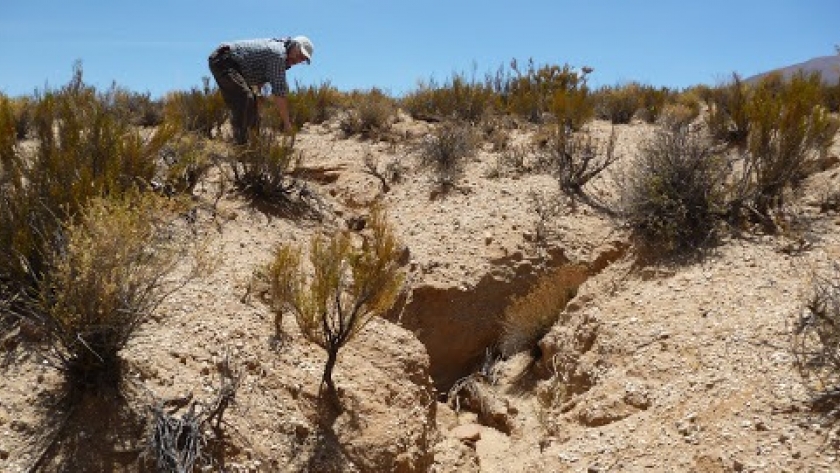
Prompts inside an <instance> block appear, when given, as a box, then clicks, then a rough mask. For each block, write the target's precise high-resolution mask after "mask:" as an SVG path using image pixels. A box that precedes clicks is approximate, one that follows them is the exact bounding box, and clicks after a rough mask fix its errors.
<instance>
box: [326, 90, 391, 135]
mask: <svg viewBox="0 0 840 473" xmlns="http://www.w3.org/2000/svg"><path fill="white" fill-rule="evenodd" d="M348 100H349V109H348V110H347V114H346V115H345V116H344V118H343V119H342V120H341V124H340V125H341V129H342V130H343V131H344V132H345V133H346V134H347V135H348V136H352V135H362V137H364V138H373V137H377V136H379V135H381V134H382V133H384V132H386V131H388V130H389V129H390V128H391V124H392V122H393V119H394V117H395V116H396V113H397V108H396V103H395V101H394V99H392V98H391V97H389V96H387V95H385V93H384V92H382V91H381V90H379V89H376V88H373V89H371V90H370V91H367V92H360V91H357V92H355V93H353V94H351V95H350V96H349V99H348Z"/></svg>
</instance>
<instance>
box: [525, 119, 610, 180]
mask: <svg viewBox="0 0 840 473" xmlns="http://www.w3.org/2000/svg"><path fill="white" fill-rule="evenodd" d="M547 136H548V138H547V141H546V146H545V147H543V149H542V155H541V156H540V159H539V160H540V163H541V167H543V168H544V169H547V170H548V171H549V172H551V173H553V174H555V175H556V176H557V179H558V181H559V183H560V188H561V189H562V190H563V191H564V192H568V193H570V194H581V193H582V192H583V186H584V185H586V183H587V182H589V181H590V180H592V179H593V178H595V177H596V176H598V175H599V174H601V172H603V171H604V170H605V169H607V168H608V167H609V166H610V165H612V164H613V163H614V162H615V161H616V159H617V156H616V155H615V142H616V139H617V135H616V131H615V128H613V129H612V131H611V132H610V136H609V138H607V139H606V140H599V139H597V138H596V137H595V136H594V135H593V134H592V132H591V131H590V130H587V129H584V130H582V131H579V132H574V131H572V129H571V128H568V127H553V128H551V130H550V131H549V133H548V135H547Z"/></svg>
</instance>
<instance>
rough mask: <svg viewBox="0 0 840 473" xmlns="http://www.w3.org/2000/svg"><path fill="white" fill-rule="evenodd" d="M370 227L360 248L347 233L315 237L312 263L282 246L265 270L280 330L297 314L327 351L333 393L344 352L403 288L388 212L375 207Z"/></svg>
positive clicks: (305, 329)
mask: <svg viewBox="0 0 840 473" xmlns="http://www.w3.org/2000/svg"><path fill="white" fill-rule="evenodd" d="M367 227H368V230H367V231H366V233H365V234H364V235H363V241H362V244H361V245H359V246H357V245H354V244H353V242H352V239H351V235H350V234H349V233H348V232H346V231H337V232H336V233H334V234H332V235H331V236H330V237H329V238H324V237H321V236H316V237H314V238H313V239H312V241H311V244H310V247H309V265H306V264H304V262H303V259H302V257H301V250H300V248H295V247H292V246H289V245H281V246H280V247H278V248H277V250H276V251H275V253H274V260H273V261H272V262H271V263H270V264H269V265H268V267H267V268H266V269H265V270H264V271H262V273H263V274H264V275H265V276H266V277H267V278H268V282H269V286H270V292H269V301H270V306H271V308H272V310H273V311H274V313H275V330H276V331H277V333H278V334H279V333H281V332H282V326H281V322H282V316H283V314H284V313H292V314H293V315H294V316H295V318H296V320H297V323H298V326H300V329H301V332H303V334H304V336H305V337H306V338H307V339H308V340H309V341H311V342H313V343H315V344H316V345H318V346H320V347H321V348H323V349H325V350H326V351H327V361H326V364H325V366H324V375H323V378H322V387H323V386H326V387H327V389H328V392H329V393H332V394H335V393H336V390H335V384H334V383H333V379H332V373H333V368H334V367H335V363H336V361H337V359H338V352H339V350H340V349H341V348H342V347H344V345H345V344H346V343H347V342H349V341H350V340H352V339H353V337H355V336H356V334H358V333H359V332H360V331H361V330H362V329H363V328H364V327H365V326H366V325H367V324H368V322H370V321H371V319H373V317H377V316H381V315H382V314H384V313H385V312H386V311H388V310H389V309H390V308H391V306H392V305H393V303H394V302H395V301H396V298H397V295H398V293H399V291H400V288H401V286H402V281H403V276H402V274H401V271H400V267H399V266H400V265H399V256H400V253H401V251H400V247H399V244H398V242H397V240H396V237H395V236H394V234H393V231H392V230H391V228H390V227H389V226H388V225H387V223H386V220H385V214H384V212H383V211H382V210H380V209H378V208H374V209H373V210H372V212H371V215H370V218H369V221H368V225H367ZM309 267H311V268H312V271H311V272H310V271H309Z"/></svg>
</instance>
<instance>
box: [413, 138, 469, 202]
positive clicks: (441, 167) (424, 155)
mask: <svg viewBox="0 0 840 473" xmlns="http://www.w3.org/2000/svg"><path fill="white" fill-rule="evenodd" d="M477 146H478V142H477V139H476V134H475V130H474V129H473V127H472V126H470V125H469V124H465V123H462V122H453V121H446V122H443V123H440V124H439V125H438V126H437V127H435V129H434V131H433V132H432V134H431V135H429V136H427V137H425V139H424V140H423V142H422V143H421V144H420V150H419V151H420V162H421V164H422V165H423V166H424V167H427V168H430V169H431V170H432V172H433V173H434V175H435V182H436V183H437V184H438V185H439V186H440V187H441V188H442V189H448V188H449V187H452V186H454V185H455V183H456V182H457V181H458V179H459V178H460V177H461V174H463V172H464V165H465V164H466V163H465V161H466V159H467V158H468V157H470V156H472V155H473V154H474V153H475V152H476V148H477Z"/></svg>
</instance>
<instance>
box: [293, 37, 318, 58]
mask: <svg viewBox="0 0 840 473" xmlns="http://www.w3.org/2000/svg"><path fill="white" fill-rule="evenodd" d="M292 41H294V42H295V43H297V44H298V46H300V52H301V53H303V55H304V56H306V63H307V64H309V63H310V62H311V61H312V53H313V52H314V51H315V47H314V46H312V41H310V40H309V38H307V37H306V36H295V37H294V38H292Z"/></svg>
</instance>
